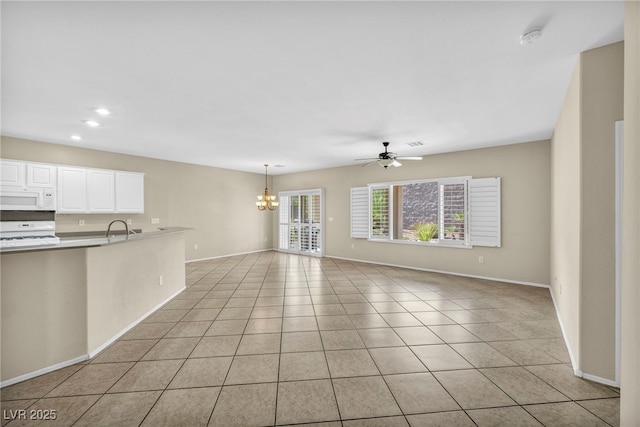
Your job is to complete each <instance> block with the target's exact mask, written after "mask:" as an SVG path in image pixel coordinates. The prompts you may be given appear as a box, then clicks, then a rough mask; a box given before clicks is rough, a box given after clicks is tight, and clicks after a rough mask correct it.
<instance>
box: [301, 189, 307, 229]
mask: <svg viewBox="0 0 640 427" xmlns="http://www.w3.org/2000/svg"><path fill="white" fill-rule="evenodd" d="M300 215H301V216H302V217H301V221H300V222H301V223H303V224H308V223H309V196H307V195H304V196H300Z"/></svg>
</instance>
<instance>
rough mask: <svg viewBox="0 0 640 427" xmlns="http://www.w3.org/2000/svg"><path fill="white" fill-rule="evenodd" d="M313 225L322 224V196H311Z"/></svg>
mask: <svg viewBox="0 0 640 427" xmlns="http://www.w3.org/2000/svg"><path fill="white" fill-rule="evenodd" d="M311 223H313V224H320V195H319V194H314V195H312V196H311Z"/></svg>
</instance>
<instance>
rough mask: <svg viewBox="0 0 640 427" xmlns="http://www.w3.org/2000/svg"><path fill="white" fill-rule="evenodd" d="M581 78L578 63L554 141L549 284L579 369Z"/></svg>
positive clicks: (552, 143)
mask: <svg viewBox="0 0 640 427" xmlns="http://www.w3.org/2000/svg"><path fill="white" fill-rule="evenodd" d="M580 76H581V63H580V61H578V64H577V65H576V68H575V70H574V72H573V76H572V78H571V82H570V84H569V88H568V90H567V95H566V97H565V100H564V105H563V108H562V111H561V113H560V117H559V118H558V123H557V124H556V129H555V131H554V133H553V138H552V139H551V246H550V251H549V253H550V257H551V260H550V262H551V276H550V283H551V286H552V292H553V295H554V299H555V301H556V308H557V310H558V313H559V315H560V320H561V322H562V325H563V328H564V331H565V336H566V339H567V341H568V343H567V344H568V346H569V348H570V350H571V353H572V356H573V358H574V360H573V362H574V364H575V365H576V366H580V352H579V351H577V349H578V348H579V346H580V333H579V331H580V305H579V304H578V303H577V302H578V301H580V286H579V283H580V264H581V262H580V229H581V227H580V220H581V216H580V215H579V209H578V208H577V207H578V206H580V204H581V199H580V194H581V193H580V157H581V156H580V131H581V128H580V104H581V94H580V87H581V83H580Z"/></svg>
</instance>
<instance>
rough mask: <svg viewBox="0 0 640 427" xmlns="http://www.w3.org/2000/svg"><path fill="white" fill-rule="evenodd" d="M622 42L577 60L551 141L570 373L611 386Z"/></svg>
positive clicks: (554, 257) (555, 261)
mask: <svg viewBox="0 0 640 427" xmlns="http://www.w3.org/2000/svg"><path fill="white" fill-rule="evenodd" d="M623 58H624V44H623V43H615V44H612V45H609V46H605V47H602V48H598V49H593V50H590V51H587V52H583V53H582V54H580V58H579V60H578V64H577V66H576V70H575V72H574V74H573V77H572V80H571V83H570V86H569V90H568V92H567V96H566V98H565V101H564V105H563V109H562V112H561V114H560V117H559V120H558V123H557V125H556V129H555V132H554V135H553V138H552V143H551V145H552V148H551V153H552V154H551V158H552V161H551V164H552V167H551V171H552V172H551V173H552V204H551V229H552V238H551V248H550V249H551V250H550V253H551V278H550V281H551V283H552V287H553V288H552V291H553V294H554V297H555V299H556V302H557V306H558V310H559V313H560V318H561V320H562V324H563V327H564V330H565V333H566V336H567V339H568V341H569V346H570V349H571V352H572V354H573V356H574V363H575V366H574V368H576V369H579V370H581V371H582V372H584V373H585V374H588V375H590V376H594V377H598V378H601V379H605V380H609V381H615V379H616V377H615V374H616V372H615V368H616V359H615V351H616V347H615V156H614V155H615V122H616V121H618V120H622V117H623V92H624V91H623V84H624V83H623V67H624V60H623Z"/></svg>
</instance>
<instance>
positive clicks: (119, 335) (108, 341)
mask: <svg viewBox="0 0 640 427" xmlns="http://www.w3.org/2000/svg"><path fill="white" fill-rule="evenodd" d="M185 289H186V286H184V287H182V288H181V289H180V290H179V291H177V292H175V293H173V294H172V295H171V296H170V297H169V298H167V299H165V300H164V301H162V302H161V303H159V304H157V305H156V306H155V307H153V308H152V309H151V310H149V311H147V312H146V313H145V314H143V315H142V316H140V317H139V318H138V319H137V320H135V321H133V322H132V323H130V324H129V325H127V326H126V327H125V328H124V329H122V330H121V331H120V332H118V333H117V334H115V335H114V336H112V337H111V338H110V339H108V340H107V341H106V342H105V343H104V344H102V345H101V346H100V347H98V348H96V349H95V350H93V351H90V352H89V359H93V358H94V357H95V356H96V355H97V354H98V353H100V352H101V351H102V350H104V349H105V348H107V347H109V346H110V345H111V344H113V343H114V342H115V341H116V340H117V339H118V338H120V337H121V336H123V335H124V334H126V333H127V332H129V331H130V330H131V329H132V328H133V327H134V326H136V325H137V324H138V323H140V322H142V321H143V320H144V319H146V318H147V317H149V316H150V315H152V314H153V313H154V312H155V311H156V310H157V309H159V308H160V307H162V306H163V305H165V304H166V303H168V302H169V301H171V300H172V299H173V298H175V297H176V296H177V295H178V294H180V292H182V291H184V290H185Z"/></svg>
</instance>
